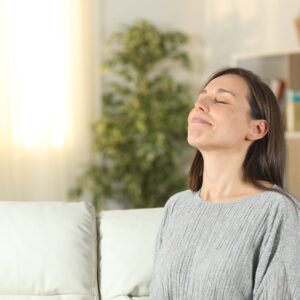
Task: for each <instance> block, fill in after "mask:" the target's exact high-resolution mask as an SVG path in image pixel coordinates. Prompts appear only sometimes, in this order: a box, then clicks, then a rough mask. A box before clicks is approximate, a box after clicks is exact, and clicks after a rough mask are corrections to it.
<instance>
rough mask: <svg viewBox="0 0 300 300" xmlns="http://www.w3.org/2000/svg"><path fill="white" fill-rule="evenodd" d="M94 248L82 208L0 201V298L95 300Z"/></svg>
mask: <svg viewBox="0 0 300 300" xmlns="http://www.w3.org/2000/svg"><path fill="white" fill-rule="evenodd" d="M96 243H97V237H96V219H95V212H94V209H93V207H92V206H91V205H90V204H88V203H85V202H72V203H67V202H0V266H1V267H0V299H1V300H4V299H5V300H31V299H32V300H33V299H34V300H37V299H39V300H44V299H48V300H92V299H93V300H95V299H98V287H97V255H96V254H97V245H96Z"/></svg>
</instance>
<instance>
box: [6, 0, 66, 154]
mask: <svg viewBox="0 0 300 300" xmlns="http://www.w3.org/2000/svg"><path fill="white" fill-rule="evenodd" d="M64 3H65V1H61V0H47V1H45V0H44V1H41V0H26V1H24V0H8V1H7V2H6V9H7V20H8V24H7V25H8V26H7V30H8V37H9V38H8V49H9V52H8V53H9V64H10V66H11V67H10V83H11V86H10V90H11V91H12V94H11V105H12V108H13V109H12V111H13V116H12V121H13V122H12V123H13V128H12V131H13V132H12V133H13V140H14V143H16V144H22V145H23V146H25V147H27V148H32V147H37V146H43V147H44V146H45V147H53V148H61V147H62V146H63V145H64V143H65V135H66V130H67V124H68V116H67V111H68V99H69V98H70V97H69V96H68V94H69V93H68V88H69V86H68V80H67V79H68V74H67V71H68V70H69V69H68V58H67V55H66V53H68V52H67V51H68V48H67V47H68V42H69V39H70V37H68V36H67V28H68V20H66V16H67V13H66V11H65V10H66V7H65V5H64Z"/></svg>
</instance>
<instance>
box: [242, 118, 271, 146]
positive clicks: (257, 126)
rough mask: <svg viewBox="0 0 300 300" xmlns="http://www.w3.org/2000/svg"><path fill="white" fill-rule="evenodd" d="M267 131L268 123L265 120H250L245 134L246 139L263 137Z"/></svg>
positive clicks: (253, 139)
mask: <svg viewBox="0 0 300 300" xmlns="http://www.w3.org/2000/svg"><path fill="white" fill-rule="evenodd" d="M267 132H268V123H267V121H266V120H251V121H250V124H249V132H248V134H247V136H246V140H247V141H256V140H259V139H261V138H263V137H264V136H265V135H266V134H267Z"/></svg>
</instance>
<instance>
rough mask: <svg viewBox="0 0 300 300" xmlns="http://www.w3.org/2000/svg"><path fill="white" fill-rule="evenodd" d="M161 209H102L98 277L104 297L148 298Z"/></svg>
mask: <svg viewBox="0 0 300 300" xmlns="http://www.w3.org/2000/svg"><path fill="white" fill-rule="evenodd" d="M162 212H163V208H148V209H128V210H112V211H102V212H101V215H100V217H99V220H100V222H99V226H100V229H99V232H100V242H99V244H100V255H99V258H100V275H99V278H100V293H101V297H102V300H108V299H123V298H124V299H128V298H127V297H126V296H130V297H142V296H143V298H138V299H148V298H147V296H148V295H149V285H150V281H151V277H152V268H153V257H154V247H155V240H156V235H157V231H158V227H159V225H160V222H161V218H162ZM122 296H124V297H123V298H122ZM118 297H120V298H118ZM144 297H145V298H144ZM130 299H131V298H130ZM133 299H135V298H133Z"/></svg>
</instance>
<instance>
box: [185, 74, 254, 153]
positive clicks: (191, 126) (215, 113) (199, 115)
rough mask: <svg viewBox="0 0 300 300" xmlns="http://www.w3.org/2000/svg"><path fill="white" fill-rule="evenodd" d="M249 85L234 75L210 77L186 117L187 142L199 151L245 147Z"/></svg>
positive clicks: (247, 128) (248, 116) (246, 144)
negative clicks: (209, 80) (211, 78)
mask: <svg viewBox="0 0 300 300" xmlns="http://www.w3.org/2000/svg"><path fill="white" fill-rule="evenodd" d="M248 94H249V88H248V85H247V83H246V81H245V80H244V79H243V78H242V77H240V76H238V75H234V74H227V75H223V76H220V77H217V78H215V79H213V80H212V81H211V82H209V83H208V84H207V86H206V87H205V88H204V89H203V90H202V91H201V92H200V94H199V96H198V98H197V99H196V102H195V106H194V108H193V109H192V111H191V112H190V114H189V116H188V138H187V139H188V143H189V144H190V145H192V146H194V147H196V148H198V149H199V150H200V151H201V150H212V149H222V150H225V149H231V150H233V151H240V150H241V149H248V147H249V140H247V135H248V134H249V130H250V128H251V121H252V119H251V117H250V106H249V103H248V100H247V95H248Z"/></svg>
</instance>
